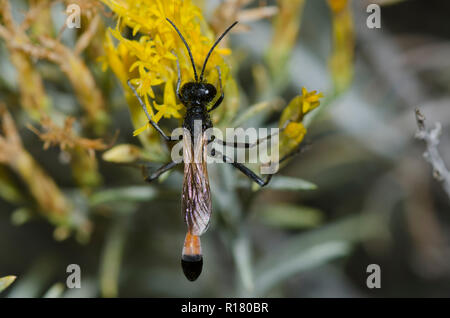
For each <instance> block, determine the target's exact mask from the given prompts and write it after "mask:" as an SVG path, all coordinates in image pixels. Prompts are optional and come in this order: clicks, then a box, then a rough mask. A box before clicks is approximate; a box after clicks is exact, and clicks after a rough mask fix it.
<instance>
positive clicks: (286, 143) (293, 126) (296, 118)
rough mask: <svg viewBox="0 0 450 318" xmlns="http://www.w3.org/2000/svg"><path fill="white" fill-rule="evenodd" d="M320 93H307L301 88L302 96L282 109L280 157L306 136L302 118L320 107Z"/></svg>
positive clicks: (321, 96) (321, 95)
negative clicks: (282, 128)
mask: <svg viewBox="0 0 450 318" xmlns="http://www.w3.org/2000/svg"><path fill="white" fill-rule="evenodd" d="M321 98H323V94H322V93H317V92H316V91H312V92H308V91H307V89H306V88H304V87H303V89H302V95H301V96H297V97H295V98H294V99H293V100H292V101H291V102H290V103H289V105H288V106H287V107H286V108H285V109H284V111H283V113H282V114H281V118H280V126H281V127H285V129H284V130H283V132H282V134H281V138H280V151H281V152H282V154H281V155H282V156H284V155H286V154H287V153H289V152H290V151H292V150H293V149H294V148H296V147H297V146H298V145H299V144H300V143H301V142H302V140H303V138H304V137H305V135H306V128H305V126H304V125H303V118H304V117H305V115H306V114H308V113H309V112H311V111H312V110H314V109H316V108H317V107H319V105H320V101H319V100H320V99H321Z"/></svg>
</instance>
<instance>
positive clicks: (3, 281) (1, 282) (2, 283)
mask: <svg viewBox="0 0 450 318" xmlns="http://www.w3.org/2000/svg"><path fill="white" fill-rule="evenodd" d="M16 278H17V277H16V276H6V277H2V278H0V293H1V292H2V291H4V290H5V289H6V288H8V287H9V285H11V284H12V283H13V282H14V281H15V280H16Z"/></svg>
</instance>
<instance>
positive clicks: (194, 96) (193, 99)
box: [181, 82, 217, 106]
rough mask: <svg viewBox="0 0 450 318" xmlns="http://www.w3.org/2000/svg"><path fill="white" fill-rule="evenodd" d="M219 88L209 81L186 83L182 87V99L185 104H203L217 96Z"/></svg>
mask: <svg viewBox="0 0 450 318" xmlns="http://www.w3.org/2000/svg"><path fill="white" fill-rule="evenodd" d="M216 94H217V90H216V88H215V87H214V85H212V84H209V83H196V82H192V83H186V84H184V85H183V87H182V88H181V99H182V100H181V101H182V102H183V104H185V105H190V106H202V105H206V104H207V103H209V102H211V101H212V100H213V99H214V97H216Z"/></svg>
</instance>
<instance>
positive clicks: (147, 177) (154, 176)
mask: <svg viewBox="0 0 450 318" xmlns="http://www.w3.org/2000/svg"><path fill="white" fill-rule="evenodd" d="M177 164H178V163H176V162H174V161H172V162H169V163H166V164H165V165H164V166H162V167H160V168H158V169H157V170H155V171H154V172H153V173H152V174H151V175H147V173H146V172H147V170H148V166H142V168H143V169H142V170H143V173H144V176H145V181H146V182H149V183H150V182H152V181H155V180H156V179H158V178H159V177H160V176H161V175H162V174H163V173H165V172H167V171H169V170H170V169H173V168H174V167H175V166H176V165H177Z"/></svg>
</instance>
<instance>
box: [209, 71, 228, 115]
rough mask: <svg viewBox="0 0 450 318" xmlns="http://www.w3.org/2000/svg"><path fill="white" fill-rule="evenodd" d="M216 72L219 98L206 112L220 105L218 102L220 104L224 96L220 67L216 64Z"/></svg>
mask: <svg viewBox="0 0 450 318" xmlns="http://www.w3.org/2000/svg"><path fill="white" fill-rule="evenodd" d="M217 72H218V73H219V89H220V97H219V99H218V100H217V101H216V102H215V103H214V105H213V107H211V108H210V109H209V110H208V113H210V112H212V111H213V110H214V109H216V108H217V107H219V106H220V104H222V102H223V99H224V98H225V93H224V92H223V87H222V72H221V71H220V67H219V66H217Z"/></svg>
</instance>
